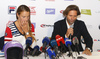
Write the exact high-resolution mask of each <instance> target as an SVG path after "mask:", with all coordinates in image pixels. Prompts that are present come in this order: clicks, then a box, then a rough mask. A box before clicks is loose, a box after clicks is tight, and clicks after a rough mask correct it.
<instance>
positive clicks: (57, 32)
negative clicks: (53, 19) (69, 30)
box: [51, 23, 60, 40]
mask: <svg viewBox="0 0 100 59" xmlns="http://www.w3.org/2000/svg"><path fill="white" fill-rule="evenodd" d="M59 29H60V28H59V24H57V23H54V29H53V32H52V36H51V40H52V39H55V36H56V35H57V34H59Z"/></svg>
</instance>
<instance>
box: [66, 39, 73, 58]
mask: <svg viewBox="0 0 100 59" xmlns="http://www.w3.org/2000/svg"><path fill="white" fill-rule="evenodd" d="M65 45H66V46H67V47H68V49H69V57H70V56H73V55H72V49H71V45H72V43H71V40H70V39H68V38H65Z"/></svg>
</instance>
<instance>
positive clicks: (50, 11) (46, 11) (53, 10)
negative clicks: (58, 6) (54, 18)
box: [45, 8, 55, 14]
mask: <svg viewBox="0 0 100 59" xmlns="http://www.w3.org/2000/svg"><path fill="white" fill-rule="evenodd" d="M45 13H46V14H55V9H54V8H47V9H46V10H45Z"/></svg>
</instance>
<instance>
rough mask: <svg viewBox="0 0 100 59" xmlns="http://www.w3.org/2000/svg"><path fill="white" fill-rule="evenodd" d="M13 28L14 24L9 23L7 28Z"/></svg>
mask: <svg viewBox="0 0 100 59" xmlns="http://www.w3.org/2000/svg"><path fill="white" fill-rule="evenodd" d="M13 26H15V22H13V23H10V24H9V25H8V26H7V27H9V28H11V27H13Z"/></svg>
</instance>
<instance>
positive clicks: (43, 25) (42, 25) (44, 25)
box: [40, 24, 53, 28]
mask: <svg viewBox="0 0 100 59" xmlns="http://www.w3.org/2000/svg"><path fill="white" fill-rule="evenodd" d="M40 27H42V28H45V27H53V25H46V24H41V25H40Z"/></svg>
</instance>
